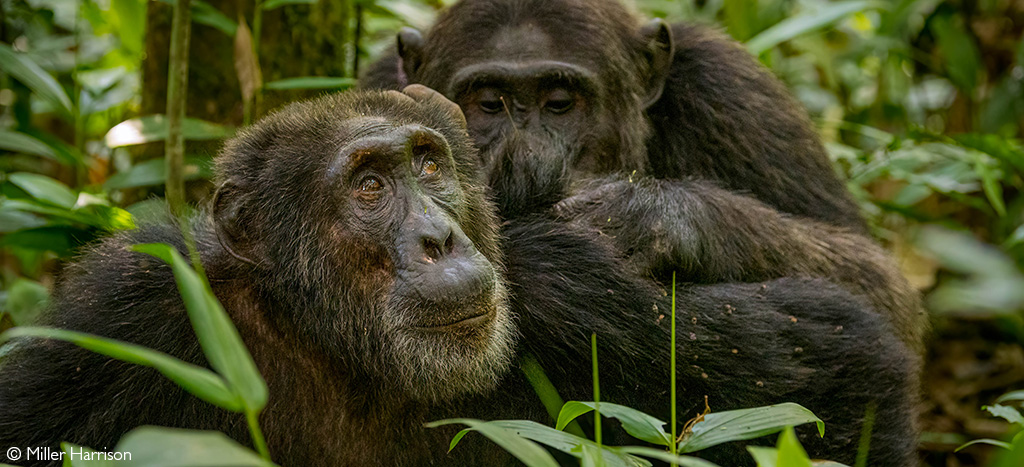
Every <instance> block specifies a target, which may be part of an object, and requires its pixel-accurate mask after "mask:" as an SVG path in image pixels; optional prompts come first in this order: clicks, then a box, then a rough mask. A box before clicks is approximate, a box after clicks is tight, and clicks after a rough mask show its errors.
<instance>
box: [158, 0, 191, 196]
mask: <svg viewBox="0 0 1024 467" xmlns="http://www.w3.org/2000/svg"><path fill="white" fill-rule="evenodd" d="M191 7H192V6H191V1H190V0H178V1H177V2H176V3H175V4H174V19H173V21H172V24H171V57H170V63H169V66H168V72H167V74H168V77H167V141H165V144H164V156H165V157H166V159H167V184H166V188H165V196H166V198H167V204H169V205H170V208H171V212H172V213H173V214H175V215H180V214H182V213H183V212H184V210H185V178H184V170H183V169H184V164H185V139H184V135H183V134H182V132H181V124H182V121H183V120H184V119H185V101H186V98H187V96H188V44H189V37H190V36H191V35H192V11H191Z"/></svg>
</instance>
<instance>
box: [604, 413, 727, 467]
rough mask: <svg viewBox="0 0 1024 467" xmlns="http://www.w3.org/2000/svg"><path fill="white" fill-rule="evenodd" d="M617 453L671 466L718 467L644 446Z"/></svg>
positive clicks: (620, 449)
mask: <svg viewBox="0 0 1024 467" xmlns="http://www.w3.org/2000/svg"><path fill="white" fill-rule="evenodd" d="M602 405H603V404H602ZM618 451H620V452H622V453H625V454H635V455H638V456H643V457H647V458H650V459H656V460H660V461H664V462H668V463H669V464H672V465H681V466H683V467H718V465H716V464H714V463H712V462H708V461H706V460H704V459H700V458H697V457H690V456H675V455H672V453H671V452H667V451H662V450H660V449H654V448H649V447H646V446H623V447H621V448H618Z"/></svg>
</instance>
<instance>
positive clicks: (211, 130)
mask: <svg viewBox="0 0 1024 467" xmlns="http://www.w3.org/2000/svg"><path fill="white" fill-rule="evenodd" d="M181 132H182V135H183V137H184V138H185V139H186V140H210V139H224V138H228V137H231V136H232V135H233V134H234V133H235V131H234V129H233V128H231V127H227V126H224V125H218V124H216V123H211V122H207V121H203V120H199V119H195V118H185V120H184V121H182V126H181ZM165 139H167V118H166V117H164V115H162V114H157V115H147V116H145V117H138V118H133V119H130V120H125V121H123V122H121V123H118V124H117V125H116V126H114V127H113V128H111V129H110V131H108V132H107V135H106V136H105V137H104V142H106V143H107V146H109V147H112V148H116V147H121V146H131V145H135V144H145V143H152V142H156V141H163V140H165Z"/></svg>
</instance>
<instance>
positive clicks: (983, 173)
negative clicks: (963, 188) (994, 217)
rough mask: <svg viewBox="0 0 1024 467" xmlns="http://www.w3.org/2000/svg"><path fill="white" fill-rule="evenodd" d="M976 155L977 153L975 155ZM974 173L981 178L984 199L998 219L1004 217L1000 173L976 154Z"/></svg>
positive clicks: (1004, 206)
mask: <svg viewBox="0 0 1024 467" xmlns="http://www.w3.org/2000/svg"><path fill="white" fill-rule="evenodd" d="M975 154H977V153H975ZM974 172H975V173H976V174H978V177H980V178H981V187H982V189H983V190H984V191H985V197H986V198H988V202H989V203H990V204H991V205H992V208H993V209H995V210H996V214H999V217H1006V204H1005V203H1004V202H1003V186H1002V185H1001V183H1002V178H1003V177H1002V175H1003V174H1002V172H1001V171H999V170H996V169H995V168H993V167H992V166H990V165H989V164H988V163H987V161H986V160H985V158H984V156H981V155H980V154H977V156H976V157H975V159H974Z"/></svg>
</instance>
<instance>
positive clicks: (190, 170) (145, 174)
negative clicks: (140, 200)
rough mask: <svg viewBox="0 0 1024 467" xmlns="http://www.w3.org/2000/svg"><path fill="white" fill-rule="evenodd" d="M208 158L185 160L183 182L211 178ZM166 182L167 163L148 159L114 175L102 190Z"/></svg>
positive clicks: (162, 159)
mask: <svg viewBox="0 0 1024 467" xmlns="http://www.w3.org/2000/svg"><path fill="white" fill-rule="evenodd" d="M212 162H213V161H212V160H211V159H210V158H208V157H186V158H185V167H184V172H185V180H195V179H200V178H211V177H213V171H212V170H211V169H210V166H211V164H212ZM166 180H167V161H166V159H164V158H163V157H158V158H156V159H149V160H146V161H142V162H140V163H138V164H135V165H133V166H132V167H131V168H130V169H128V170H127V171H125V172H120V173H117V174H114V175H113V176H111V177H110V178H108V179H107V181H106V182H104V183H103V189H104V190H108V191H109V190H123V189H125V188H137V187H142V186H154V185H162V184H163V183H164V182H165V181H166Z"/></svg>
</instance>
